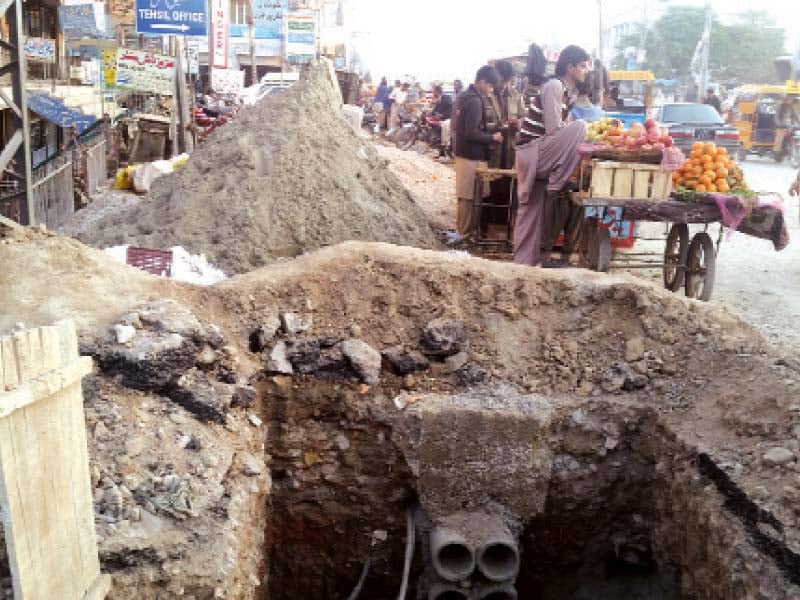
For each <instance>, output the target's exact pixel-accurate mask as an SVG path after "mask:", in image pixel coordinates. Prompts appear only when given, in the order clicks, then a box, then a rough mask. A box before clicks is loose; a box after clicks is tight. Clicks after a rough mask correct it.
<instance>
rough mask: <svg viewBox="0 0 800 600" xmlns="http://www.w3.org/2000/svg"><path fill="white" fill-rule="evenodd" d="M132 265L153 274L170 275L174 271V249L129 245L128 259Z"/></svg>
mask: <svg viewBox="0 0 800 600" xmlns="http://www.w3.org/2000/svg"><path fill="white" fill-rule="evenodd" d="M126 262H127V263H128V264H129V265H130V266H132V267H136V268H137V269H141V270H142V271H147V272H148V273H151V274H152V275H159V276H161V277H169V274H170V273H171V272H172V250H156V249H154V248H134V247H133V246H129V247H128V257H127V261H126Z"/></svg>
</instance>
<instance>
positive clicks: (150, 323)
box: [138, 300, 204, 338]
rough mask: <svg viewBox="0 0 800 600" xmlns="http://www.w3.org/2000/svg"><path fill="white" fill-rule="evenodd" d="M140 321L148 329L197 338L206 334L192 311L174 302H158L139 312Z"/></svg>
mask: <svg viewBox="0 0 800 600" xmlns="http://www.w3.org/2000/svg"><path fill="white" fill-rule="evenodd" d="M138 314H139V319H140V320H141V322H142V323H143V324H144V326H145V327H146V328H148V329H152V330H155V331H166V332H169V333H179V334H181V335H182V336H184V337H189V338H191V337H195V336H198V335H200V334H201V333H204V331H203V329H204V328H203V326H202V325H201V324H200V321H199V320H198V319H197V317H195V316H194V314H192V312H191V311H190V310H188V309H187V308H185V307H184V306H181V305H180V304H178V303H177V302H175V301H174V300H157V301H155V302H151V303H150V304H147V305H146V306H144V307H142V308H140V309H139V310H138Z"/></svg>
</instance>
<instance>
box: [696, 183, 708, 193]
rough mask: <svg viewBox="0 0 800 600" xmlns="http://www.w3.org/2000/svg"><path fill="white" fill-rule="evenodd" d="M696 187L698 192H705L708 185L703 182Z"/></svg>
mask: <svg viewBox="0 0 800 600" xmlns="http://www.w3.org/2000/svg"><path fill="white" fill-rule="evenodd" d="M694 189H695V191H697V192H705V191H706V186H704V185H703V184H702V183H698V184H697V187H696V188H694Z"/></svg>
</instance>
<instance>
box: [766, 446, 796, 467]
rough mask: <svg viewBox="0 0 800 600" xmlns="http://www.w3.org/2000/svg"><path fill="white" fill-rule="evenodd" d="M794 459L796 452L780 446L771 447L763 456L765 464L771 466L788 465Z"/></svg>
mask: <svg viewBox="0 0 800 600" xmlns="http://www.w3.org/2000/svg"><path fill="white" fill-rule="evenodd" d="M794 459H795V457H794V453H793V452H792V451H791V450H789V449H788V448H782V447H780V446H776V447H774V448H770V449H769V450H768V451H767V453H766V454H764V456H763V460H764V464H767V465H771V466H782V465H787V464H789V463H790V462H793V461H794Z"/></svg>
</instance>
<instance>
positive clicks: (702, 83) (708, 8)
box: [698, 0, 711, 97]
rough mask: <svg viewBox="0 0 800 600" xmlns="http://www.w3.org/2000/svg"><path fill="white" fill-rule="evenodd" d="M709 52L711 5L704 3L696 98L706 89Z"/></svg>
mask: <svg viewBox="0 0 800 600" xmlns="http://www.w3.org/2000/svg"><path fill="white" fill-rule="evenodd" d="M710 50H711V3H710V2H708V0H707V1H706V25H705V29H704V30H703V55H702V63H701V66H702V71H701V73H700V89H699V90H698V96H700V97H702V95H703V94H705V91H706V89H707V88H708V83H709V76H708V56H709V52H710Z"/></svg>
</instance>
